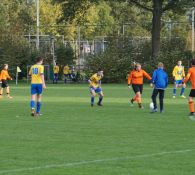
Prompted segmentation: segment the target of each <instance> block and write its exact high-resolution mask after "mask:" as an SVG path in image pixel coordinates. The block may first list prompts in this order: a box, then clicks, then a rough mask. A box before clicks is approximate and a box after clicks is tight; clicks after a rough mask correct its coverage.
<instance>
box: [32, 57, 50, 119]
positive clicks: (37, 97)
mask: <svg viewBox="0 0 195 175" xmlns="http://www.w3.org/2000/svg"><path fill="white" fill-rule="evenodd" d="M42 64H43V58H42V57H38V58H37V63H36V64H35V65H33V66H31V68H30V71H29V75H30V76H31V102H30V107H31V115H32V116H40V115H41V113H40V109H41V98H42V90H43V88H44V89H45V88H46V85H45V79H44V66H43V65H42ZM35 101H36V104H37V106H36V107H37V108H36V112H35Z"/></svg>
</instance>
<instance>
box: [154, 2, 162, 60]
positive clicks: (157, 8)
mask: <svg viewBox="0 0 195 175" xmlns="http://www.w3.org/2000/svg"><path fill="white" fill-rule="evenodd" d="M161 16H162V0H153V18H152V61H153V62H154V63H155V62H156V59H157V57H158V54H159V51H160V31H161Z"/></svg>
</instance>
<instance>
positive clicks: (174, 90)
mask: <svg viewBox="0 0 195 175" xmlns="http://www.w3.org/2000/svg"><path fill="white" fill-rule="evenodd" d="M177 88H178V84H177V81H175V83H174V88H173V98H176V90H177Z"/></svg>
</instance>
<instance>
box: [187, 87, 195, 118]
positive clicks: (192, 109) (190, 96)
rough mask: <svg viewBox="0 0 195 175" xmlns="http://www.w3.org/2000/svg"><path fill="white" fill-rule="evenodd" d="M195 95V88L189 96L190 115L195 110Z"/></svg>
mask: <svg viewBox="0 0 195 175" xmlns="http://www.w3.org/2000/svg"><path fill="white" fill-rule="evenodd" d="M194 97H195V89H191V91H190V95H189V98H188V106H189V110H190V115H194V114H195V113H194V112H195V111H194V101H193V98H194Z"/></svg>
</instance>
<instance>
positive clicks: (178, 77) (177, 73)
mask: <svg viewBox="0 0 195 175" xmlns="http://www.w3.org/2000/svg"><path fill="white" fill-rule="evenodd" d="M172 74H173V78H174V80H175V85H174V89H173V98H176V89H177V88H178V87H182V89H181V92H180V97H182V98H186V97H185V96H184V91H185V87H186V85H185V84H182V80H183V79H184V77H185V71H184V66H182V61H178V63H177V66H175V67H174V69H173V73H172Z"/></svg>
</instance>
